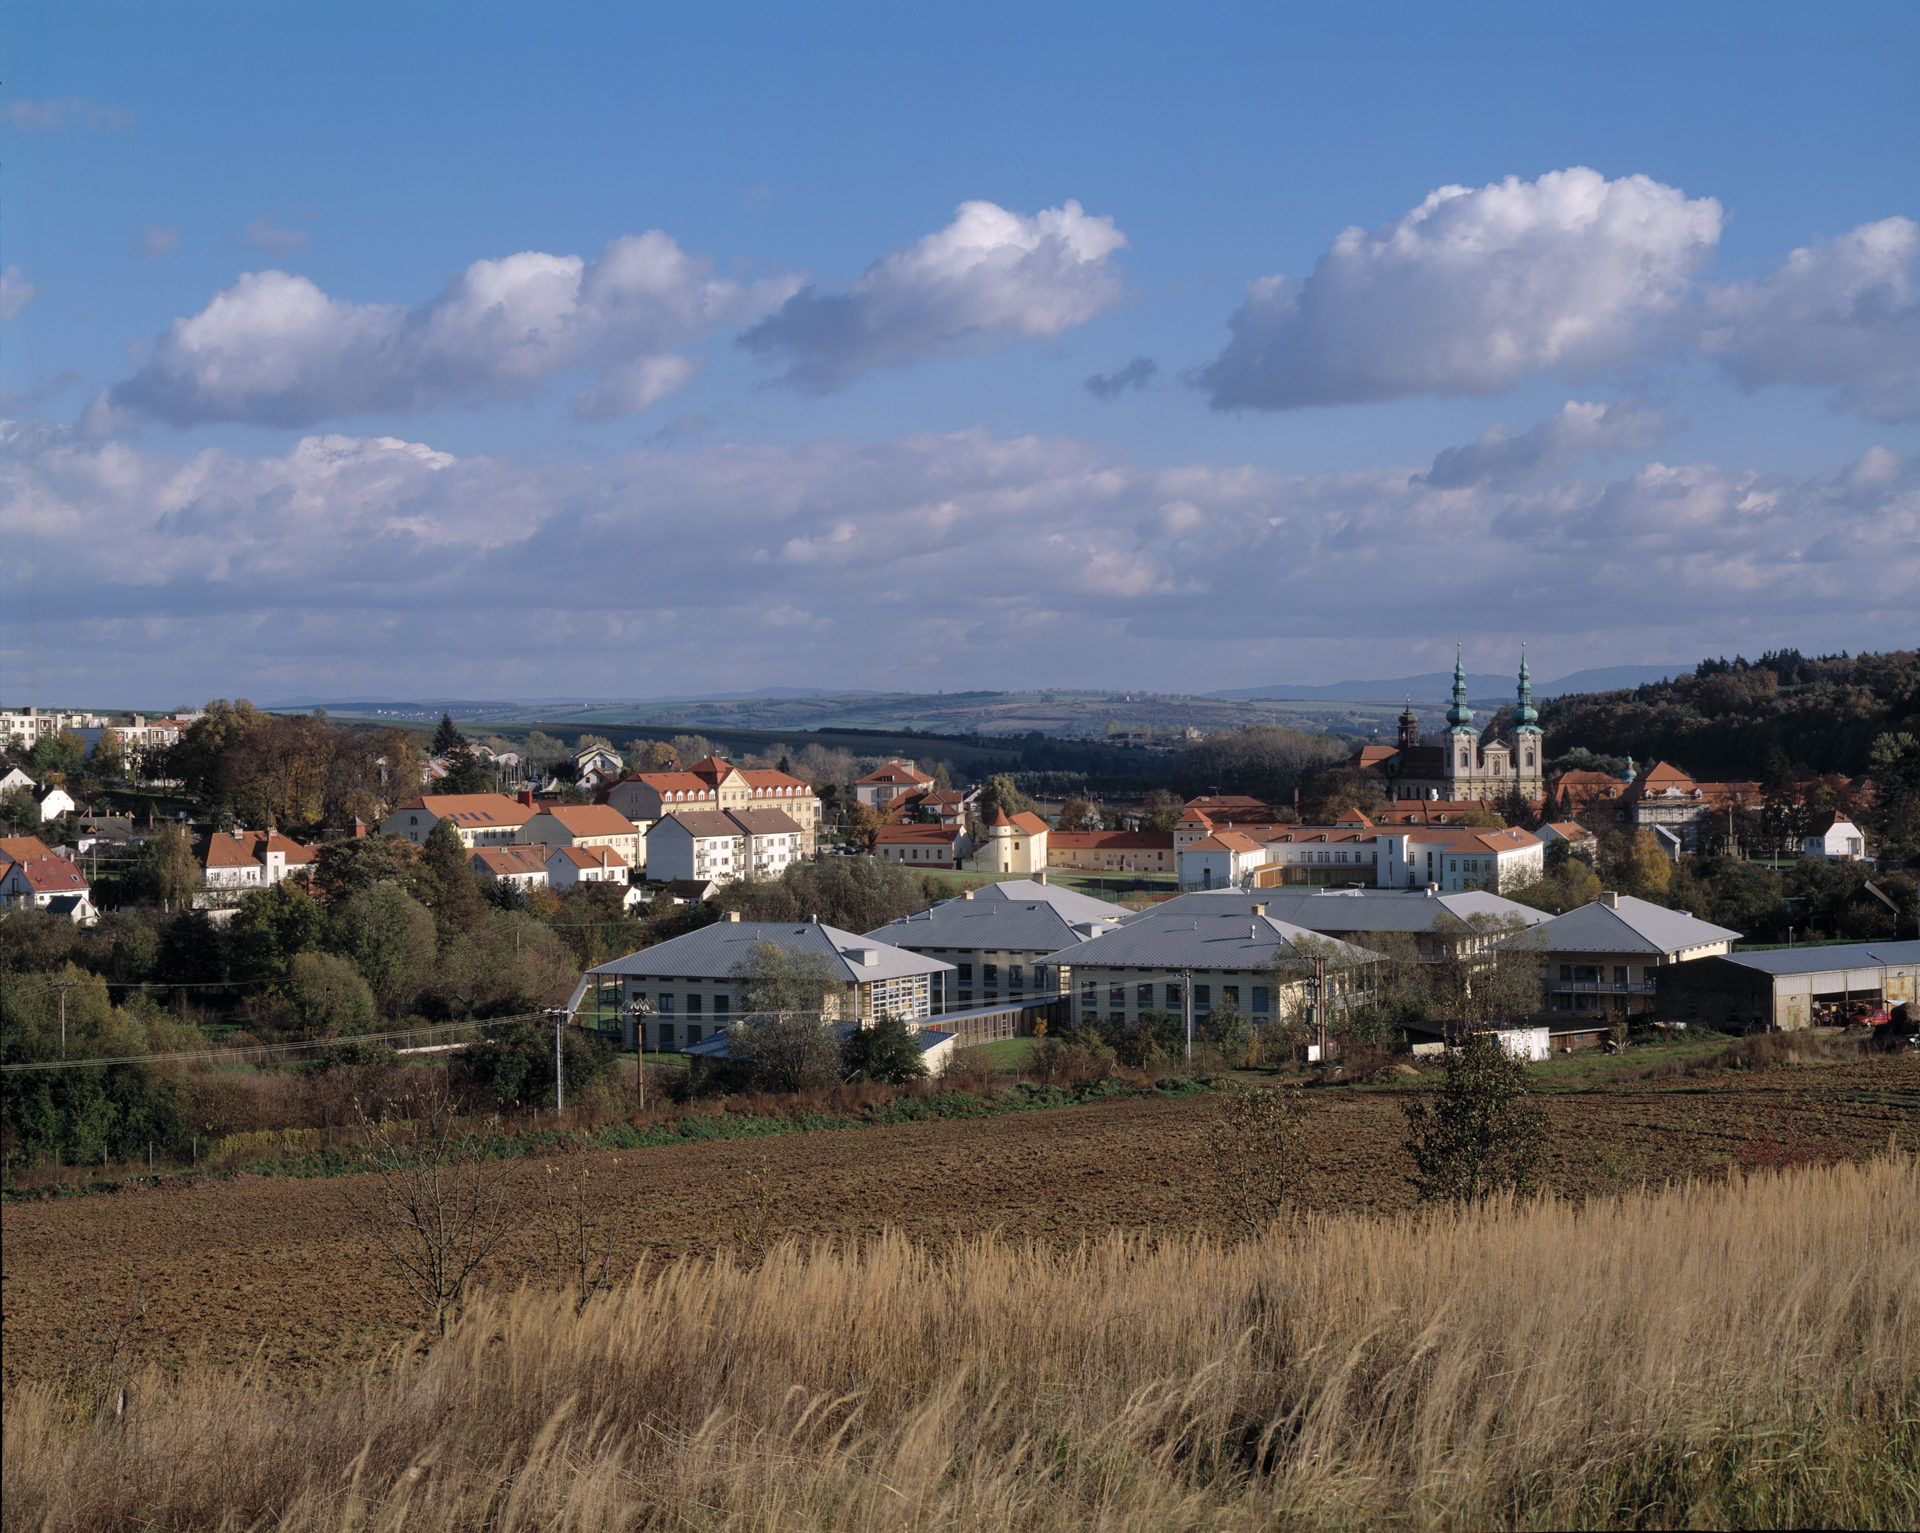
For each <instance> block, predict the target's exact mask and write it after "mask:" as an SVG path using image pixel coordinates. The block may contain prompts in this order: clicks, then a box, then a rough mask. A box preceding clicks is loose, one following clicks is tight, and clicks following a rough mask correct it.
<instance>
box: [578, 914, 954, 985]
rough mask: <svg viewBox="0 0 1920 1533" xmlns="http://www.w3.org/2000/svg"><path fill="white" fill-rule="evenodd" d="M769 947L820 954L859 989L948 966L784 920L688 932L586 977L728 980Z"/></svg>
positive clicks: (591, 971)
mask: <svg viewBox="0 0 1920 1533" xmlns="http://www.w3.org/2000/svg"><path fill="white" fill-rule="evenodd" d="M759 942H772V943H775V944H777V945H778V946H780V947H783V948H786V949H788V950H789V951H792V952H803V953H825V954H826V955H827V956H828V957H829V958H831V959H833V961H834V962H835V964H836V965H837V966H838V967H839V970H840V977H841V978H842V979H843V980H846V981H848V982H853V981H859V982H860V983H862V984H864V983H866V982H867V981H869V980H876V979H901V978H903V977H905V976H907V975H909V974H944V973H946V972H947V971H948V970H950V969H952V967H953V965H952V964H950V963H942V962H941V961H940V960H939V959H937V958H923V957H922V956H921V955H920V954H918V953H909V952H907V951H906V950H905V949H903V948H898V947H894V946H892V945H891V944H889V943H886V942H883V941H876V940H874V939H873V938H872V937H860V936H856V935H855V934H854V933H852V932H848V931H842V930H841V929H840V928H839V927H837V926H822V925H820V924H819V923H818V922H814V921H809V922H806V923H804V924H800V923H795V922H787V921H716V922H714V923H713V925H711V926H703V927H701V928H700V929H699V930H698V931H691V932H688V933H687V934H686V935H685V936H684V937H675V938H673V939H672V940H671V941H669V942H662V943H660V944H658V945H657V946H654V947H644V948H641V949H640V950H639V951H638V952H637V953H629V954H627V956H626V957H624V958H616V959H614V960H612V961H611V962H610V963H603V964H601V965H600V966H599V967H598V968H593V969H589V970H588V971H587V972H588V973H589V974H605V975H627V974H657V975H660V976H661V977H662V978H665V979H716V980H724V979H731V978H732V977H733V974H734V970H735V969H736V968H738V967H739V966H741V965H743V964H745V963H746V962H747V959H748V956H749V955H750V954H751V953H752V951H753V947H754V944H755V943H759ZM862 951H868V952H872V953H874V954H875V955H876V957H877V960H878V961H877V962H875V963H873V964H863V963H861V962H860V961H859V960H858V958H857V956H856V957H854V958H853V960H852V961H849V955H850V954H853V955H857V954H859V953H860V952H862Z"/></svg>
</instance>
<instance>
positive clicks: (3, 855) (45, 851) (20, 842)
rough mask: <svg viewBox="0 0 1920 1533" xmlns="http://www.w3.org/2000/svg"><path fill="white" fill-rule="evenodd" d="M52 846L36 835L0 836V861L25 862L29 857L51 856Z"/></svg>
mask: <svg viewBox="0 0 1920 1533" xmlns="http://www.w3.org/2000/svg"><path fill="white" fill-rule="evenodd" d="M52 855H53V848H51V847H50V846H48V845H47V843H46V842H44V841H42V840H41V839H40V838H39V837H38V836H4V837H0V861H6V862H25V861H26V860H27V859H28V858H30V857H51V856H52Z"/></svg>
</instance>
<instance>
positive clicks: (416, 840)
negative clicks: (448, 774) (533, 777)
mask: <svg viewBox="0 0 1920 1533" xmlns="http://www.w3.org/2000/svg"><path fill="white" fill-rule="evenodd" d="M532 797H533V795H532V794H531V793H529V794H527V795H525V796H524V797H522V798H508V797H507V796H506V794H504V793H430V794H423V795H422V796H421V797H419V798H416V799H412V800H409V801H408V802H407V803H404V804H402V805H401V806H400V807H399V808H398V809H396V810H394V811H393V813H392V814H390V815H388V816H387V817H386V819H384V820H382V821H381V822H380V829H381V831H382V832H383V833H384V834H386V835H389V836H398V837H400V838H401V840H403V841H411V842H412V843H413V844H414V845H415V846H424V845H425V844H426V840H427V837H428V836H430V835H432V834H433V827H434V826H436V825H438V824H439V823H440V822H441V821H442V820H450V821H452V822H453V828H454V829H455V830H457V831H458V832H459V833H460V844H461V845H462V846H464V847H466V849H467V850H468V851H470V852H471V851H476V850H478V849H479V848H481V847H485V846H510V845H512V844H513V843H514V842H517V841H519V840H521V839H522V837H521V835H520V828H521V827H522V826H523V825H525V824H526V823H527V821H529V820H531V819H532V818H533V816H534V808H533V805H532V804H531V803H530V802H528V800H530V799H531V798H532Z"/></svg>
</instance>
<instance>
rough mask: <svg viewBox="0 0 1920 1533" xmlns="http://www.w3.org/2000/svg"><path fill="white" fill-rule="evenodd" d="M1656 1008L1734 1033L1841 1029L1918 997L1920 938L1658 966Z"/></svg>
mask: <svg viewBox="0 0 1920 1533" xmlns="http://www.w3.org/2000/svg"><path fill="white" fill-rule="evenodd" d="M1653 979H1654V1013H1655V1015H1656V1016H1658V1017H1660V1018H1661V1019H1662V1020H1663V1021H1668V1022H1695V1021H1698V1022H1704V1023H1707V1024H1708V1025H1710V1026H1714V1027H1724V1028H1727V1029H1728V1030H1730V1031H1739V1030H1746V1029H1765V1030H1774V1029H1785V1030H1793V1029H1798V1028H1803V1027H1826V1026H1837V1025H1840V1024H1843V1023H1845V1022H1847V1021H1851V1020H1858V1019H1859V1018H1860V1017H1862V1016H1864V1015H1865V1014H1867V1013H1869V1012H1872V1011H1875V1010H1878V1009H1880V1008H1882V1007H1886V1008H1891V1007H1894V1006H1898V1005H1900V1004H1901V1003H1902V1002H1911V1001H1913V1000H1914V999H1915V989H1916V985H1920V942H1850V943H1846V944H1844V945H1842V946H1837V947H1802V948H1775V949H1771V950H1768V951H1766V952H1759V953H1724V954H1720V955H1718V956H1716V957H1712V958H1696V959H1693V960H1692V961H1690V962H1687V963H1679V964H1673V965H1670V966H1668V967H1664V968H1660V969H1656V970H1654V971H1653Z"/></svg>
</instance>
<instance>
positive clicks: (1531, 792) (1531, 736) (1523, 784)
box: [1513, 643, 1547, 798]
mask: <svg viewBox="0 0 1920 1533" xmlns="http://www.w3.org/2000/svg"><path fill="white" fill-rule="evenodd" d="M1546 756H1547V748H1546V737H1545V736H1544V735H1543V734H1541V732H1540V710H1539V709H1538V708H1536V707H1534V706H1533V676H1532V674H1531V673H1530V672H1529V671H1528V670H1527V646H1526V645H1525V644H1524V643H1523V644H1521V646H1520V689H1519V692H1518V693H1517V694H1516V696H1515V699H1514V705H1513V775H1514V776H1515V777H1516V778H1517V779H1519V786H1520V791H1521V792H1522V793H1524V794H1526V795H1527V797H1529V798H1538V797H1539V796H1540V794H1541V793H1542V792H1544V791H1545V777H1544V774H1545V770H1546Z"/></svg>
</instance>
